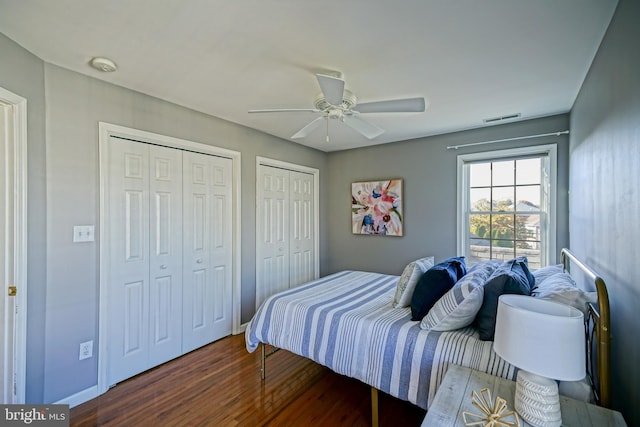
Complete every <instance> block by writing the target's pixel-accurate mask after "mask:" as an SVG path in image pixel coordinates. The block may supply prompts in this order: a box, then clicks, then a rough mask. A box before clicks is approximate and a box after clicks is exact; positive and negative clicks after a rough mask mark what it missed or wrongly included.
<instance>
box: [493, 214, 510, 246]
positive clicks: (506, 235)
mask: <svg viewBox="0 0 640 427" xmlns="http://www.w3.org/2000/svg"><path fill="white" fill-rule="evenodd" d="M514 222H515V215H505V214H496V215H491V239H492V244H493V245H495V246H503V247H511V248H512V247H513V240H514V237H515V235H514ZM504 240H511V241H512V242H511V244H509V245H508V246H504V245H506V243H505V242H502V241H504ZM499 242H501V243H499Z"/></svg>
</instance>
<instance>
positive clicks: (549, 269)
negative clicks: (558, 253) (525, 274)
mask: <svg viewBox="0 0 640 427" xmlns="http://www.w3.org/2000/svg"><path fill="white" fill-rule="evenodd" d="M562 272H564V266H563V265H562V264H555V265H547V266H546V267H542V268H539V269H537V270H533V271H532V272H531V273H532V274H533V277H535V278H536V283H540V282H542V281H544V280H545V279H546V278H547V277H551V276H553V275H554V274H558V273H562Z"/></svg>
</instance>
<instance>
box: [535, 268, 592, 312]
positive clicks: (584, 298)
mask: <svg viewBox="0 0 640 427" xmlns="http://www.w3.org/2000/svg"><path fill="white" fill-rule="evenodd" d="M531 296H533V297H536V298H541V299H546V300H549V301H555V302H559V303H562V304H566V305H570V306H572V307H575V308H577V309H578V310H580V311H582V313H584V315H585V316H587V315H588V314H589V306H588V305H587V303H590V302H591V303H596V302H598V294H597V293H596V292H585V291H583V290H582V289H580V288H578V285H576V282H575V281H574V280H573V278H572V277H571V276H570V275H569V274H567V273H556V274H554V275H552V276H549V277H547V278H546V279H544V280H543V281H541V282H540V283H537V282H536V285H535V287H534V288H533V289H532V290H531Z"/></svg>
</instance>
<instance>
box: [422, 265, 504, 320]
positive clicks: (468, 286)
mask: <svg viewBox="0 0 640 427" xmlns="http://www.w3.org/2000/svg"><path fill="white" fill-rule="evenodd" d="M497 267H498V266H497V263H495V262H480V263H477V264H475V265H474V266H473V267H471V268H470V269H469V271H468V272H467V274H466V275H465V276H464V277H463V278H462V279H460V280H458V282H457V283H456V284H455V285H453V288H451V289H450V290H449V291H448V292H447V293H446V294H444V296H443V297H442V298H440V299H439V300H438V302H436V304H435V305H434V306H433V307H432V308H431V310H429V312H428V313H427V315H426V316H425V317H424V318H423V319H422V322H420V327H421V328H422V329H431V330H434V331H453V330H455V329H460V328H464V327H465V326H469V325H470V324H471V323H473V319H475V317H476V314H478V310H480V306H481V305H482V297H483V296H484V283H485V282H486V281H487V279H488V278H489V276H491V273H493V272H494V270H495V269H496V268H497Z"/></svg>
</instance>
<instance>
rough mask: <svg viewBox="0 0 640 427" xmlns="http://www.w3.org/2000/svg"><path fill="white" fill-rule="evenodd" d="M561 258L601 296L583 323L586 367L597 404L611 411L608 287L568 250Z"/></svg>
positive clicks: (567, 266)
mask: <svg viewBox="0 0 640 427" xmlns="http://www.w3.org/2000/svg"><path fill="white" fill-rule="evenodd" d="M560 254H561V257H562V265H563V266H564V269H565V271H567V272H570V271H571V270H570V268H571V266H572V265H573V266H576V267H578V268H579V269H580V270H581V271H582V272H583V273H584V274H585V275H586V276H587V277H588V278H589V279H590V280H591V281H592V282H593V285H594V286H595V288H596V292H597V294H598V302H597V305H596V304H589V315H588V316H587V317H586V318H585V319H584V327H585V335H586V337H587V341H586V346H587V348H586V350H587V351H586V354H587V359H586V362H585V363H586V370H587V376H588V377H589V381H590V383H591V388H592V389H593V394H594V396H595V399H596V403H597V404H598V405H599V406H604V407H605V408H608V407H609V406H610V404H611V367H610V358H611V315H610V311H609V310H610V309H609V293H608V292H607V285H606V284H605V283H604V279H603V278H602V277H600V276H599V275H598V274H597V273H596V272H594V271H593V270H592V269H591V268H590V267H589V266H587V265H586V264H585V263H583V262H582V261H581V260H580V259H578V258H577V257H576V256H575V255H574V254H573V253H571V251H569V249H566V248H564V249H562V251H561V253H560ZM594 353H595V354H594Z"/></svg>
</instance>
